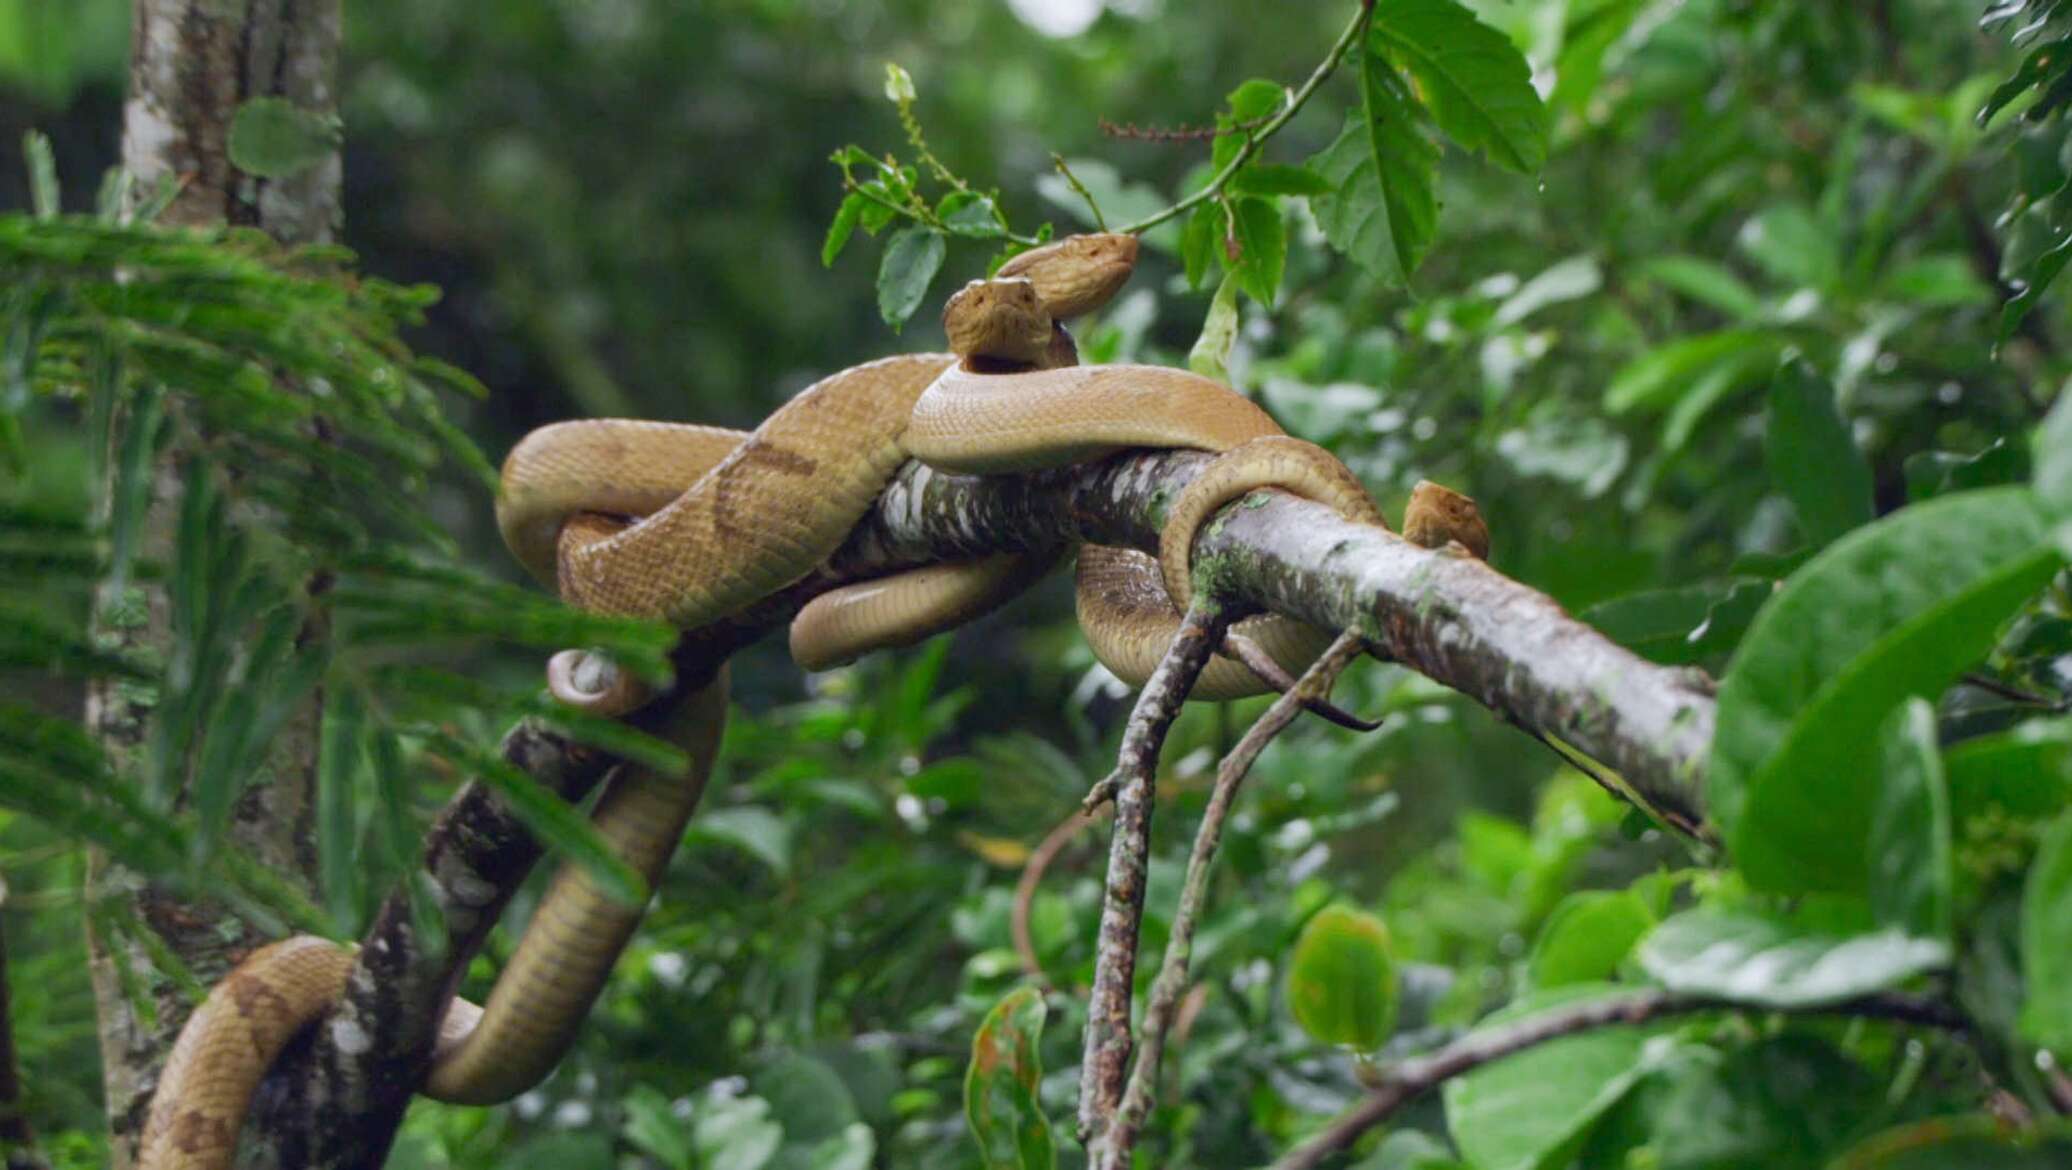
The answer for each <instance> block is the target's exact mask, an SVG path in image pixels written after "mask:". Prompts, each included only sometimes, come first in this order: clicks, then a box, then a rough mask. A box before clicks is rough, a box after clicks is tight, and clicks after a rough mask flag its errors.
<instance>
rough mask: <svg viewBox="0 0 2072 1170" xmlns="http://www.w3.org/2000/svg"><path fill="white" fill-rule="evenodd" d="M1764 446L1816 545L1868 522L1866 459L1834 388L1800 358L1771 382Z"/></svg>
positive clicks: (1772, 472)
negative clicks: (1837, 400)
mask: <svg viewBox="0 0 2072 1170" xmlns="http://www.w3.org/2000/svg"><path fill="white" fill-rule="evenodd" d="M1764 452H1765V454H1766V455H1767V456H1768V458H1769V463H1770V479H1771V480H1772V481H1773V482H1775V483H1776V484H1777V486H1778V487H1779V488H1781V489H1783V491H1784V494H1785V497H1786V498H1788V499H1789V500H1791V504H1792V507H1793V509H1795V510H1796V511H1797V512H1798V516H1799V531H1800V532H1801V534H1803V535H1804V536H1805V538H1806V539H1807V540H1808V541H1810V542H1812V544H1813V545H1814V546H1815V547H1816V548H1817V547H1820V546H1823V545H1826V544H1828V543H1829V542H1831V541H1833V540H1834V539H1835V538H1836V537H1838V536H1840V535H1842V534H1843V533H1845V532H1848V531H1849V530H1850V529H1853V528H1856V527H1859V526H1861V525H1864V524H1868V523H1869V522H1870V520H1871V517H1872V516H1873V515H1874V512H1873V509H1872V504H1871V465H1870V462H1869V461H1868V460H1866V459H1865V458H1864V457H1863V452H1862V451H1861V450H1860V449H1858V448H1857V446H1856V440H1855V439H1854V438H1852V437H1851V436H1850V434H1849V423H1848V420H1846V419H1844V418H1843V417H1842V412H1841V410H1840V409H1839V408H1838V406H1837V405H1836V403H1835V388H1834V387H1833V386H1832V385H1830V384H1829V383H1828V380H1827V379H1826V378H1823V377H1821V376H1820V371H1818V370H1815V369H1814V368H1813V366H1812V365H1811V363H1809V362H1807V361H1806V360H1805V359H1804V358H1792V359H1791V360H1789V361H1787V362H1785V363H1784V367H1783V368H1782V369H1781V370H1779V371H1778V372H1777V378H1776V380H1775V381H1773V382H1772V383H1771V384H1770V417H1769V425H1768V428H1767V431H1766V433H1765V442H1764Z"/></svg>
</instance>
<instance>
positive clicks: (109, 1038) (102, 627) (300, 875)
mask: <svg viewBox="0 0 2072 1170" xmlns="http://www.w3.org/2000/svg"><path fill="white" fill-rule="evenodd" d="M339 33H340V18H339V0H137V3H136V8H135V16H134V23H133V25H132V44H131V54H130V95H129V101H128V102H127V104H126V105H125V106H124V109H123V149H122V156H123V157H122V162H123V166H124V167H125V168H126V169H127V170H128V171H129V172H130V174H131V176H132V177H133V179H134V186H133V195H134V197H135V200H136V201H138V202H141V201H142V200H143V199H145V198H148V197H149V195H150V194H151V193H152V192H154V191H156V190H158V189H159V188H160V186H161V184H163V183H166V182H171V183H174V184H177V186H178V192H179V193H178V196H177V197H176V198H175V199H174V200H173V202H172V204H171V205H170V207H169V208H168V210H167V211H166V213H165V217H164V218H165V220H166V221H168V222H171V223H177V224H185V225H197V226H199V225H209V224H220V223H226V222H227V223H231V224H236V225H240V226H247V227H257V228H260V229H263V230H265V231H266V232H268V233H269V234H271V235H272V236H274V237H275V238H276V239H279V240H281V241H282V242H284V243H290V244H311V243H324V242H328V241H330V240H331V239H332V238H333V237H334V236H335V235H336V233H337V230H338V224H339V215H340V205H339V174H340V162H339V156H338V153H337V150H336V149H335V147H334V148H333V149H332V150H331V151H330V152H329V154H328V156H327V157H324V158H322V159H320V160H319V161H318V162H316V163H315V165H312V166H308V167H305V168H304V169H302V170H300V171H299V172H297V173H295V174H292V175H287V176H283V177H277V178H266V179H263V178H259V177H257V176H253V175H248V174H245V173H243V172H240V171H239V170H238V169H237V168H236V167H235V166H234V165H233V164H232V162H231V159H230V149H229V142H230V128H231V124H232V119H233V118H234V116H235V115H236V113H237V110H238V108H239V107H240V106H241V105H243V104H244V103H245V102H247V101H250V100H252V99H254V98H279V99H283V100H285V101H287V102H289V103H291V104H292V105H294V106H296V107H298V108H299V109H301V110H303V111H305V112H307V113H309V114H312V115H314V116H315V117H316V118H319V119H322V120H323V122H324V123H331V122H332V121H333V120H334V119H335V116H336V108H337V86H336V76H337V65H338V46H339ZM178 495H179V491H178V478H177V476H176V475H175V474H174V472H173V467H172V461H171V457H170V453H169V454H168V456H166V457H164V462H163V463H162V464H161V466H160V468H159V473H158V475H157V477H156V481H155V484H154V491H153V499H152V501H151V506H150V509H149V511H148V512H147V514H146V517H145V522H144V526H143V536H142V540H141V542H140V546H139V552H140V554H141V555H142V556H144V557H146V558H152V559H157V558H162V557H164V556H166V555H167V554H168V553H169V552H170V551H171V549H172V546H173V529H174V520H175V516H176V514H177V511H178ZM95 623H96V627H97V633H98V634H99V635H100V636H101V637H103V638H104V639H106V640H107V641H108V642H110V643H111V644H113V645H116V646H118V647H120V648H121V649H123V650H125V651H129V652H131V653H134V654H136V655H138V656H139V657H140V658H142V659H144V660H147V661H163V660H164V656H165V652H166V649H167V647H168V646H169V645H170V644H171V630H170V622H169V614H168V609H167V604H166V598H165V595H164V593H163V591H162V590H159V589H157V588H155V587H143V586H137V585H131V586H128V587H126V588H124V589H121V590H119V591H118V590H116V589H115V588H113V586H112V585H105V586H104V587H103V588H102V589H101V590H100V591H99V593H98V595H97V597H96V605H95ZM324 636H325V632H324V630H323V628H322V627H321V625H320V624H318V623H316V622H312V623H311V624H310V625H309V626H307V627H306V628H305V629H304V631H303V639H304V642H305V647H304V648H305V649H308V646H307V645H306V643H307V642H309V641H311V640H317V639H321V638H323V637H324ZM155 703H156V696H155V695H154V694H153V693H151V692H150V691H149V690H148V689H146V688H139V687H135V686H123V685H116V684H101V685H98V686H96V687H95V688H93V689H92V690H91V691H90V692H89V694H88V696H87V707H86V718H87V723H88V726H89V727H91V728H92V730H93V732H94V734H95V735H96V737H97V738H99V740H100V741H101V743H102V745H103V747H104V748H106V749H107V751H108V753H109V756H110V758H111V760H113V761H114V762H115V763H116V764H117V766H118V767H124V768H130V769H134V768H136V767H138V766H139V765H140V764H141V763H142V755H143V753H144V752H145V751H147V750H148V730H149V727H150V725H151V720H152V716H153V711H154V705H155ZM321 711H322V702H321V698H320V697H316V698H312V700H311V701H310V702H309V703H308V704H307V705H306V707H305V708H304V709H303V710H301V711H299V712H297V713H296V715H295V716H294V717H292V718H291V719H290V720H289V721H288V722H287V724H286V725H285V726H284V727H283V729H282V730H281V732H280V733H279V734H278V735H277V736H276V737H275V740H274V743H273V746H272V748H271V750H270V754H269V759H268V761H267V765H268V766H267V769H266V774H267V775H268V776H269V777H270V780H269V781H268V782H267V783H263V784H258V785H254V786H253V787H252V788H251V789H250V790H248V791H247V792H246V793H245V795H244V797H243V798H242V799H241V800H240V801H239V804H238V807H237V809H236V812H235V814H234V816H233V821H232V826H231V830H230V839H231V840H232V841H233V842H234V843H235V844H237V845H238V846H240V847H242V848H243V849H245V850H246V851H248V852H249V853H250V854H251V855H252V856H253V857H255V858H256V859H258V860H259V861H260V862H262V863H264V864H265V865H267V866H268V867H269V868H271V869H273V870H275V871H276V872H278V873H280V874H281V875H282V876H283V877H285V878H288V879H289V880H294V881H299V882H300V883H301V885H302V886H303V887H304V888H305V889H310V888H313V887H314V874H315V849H314V842H313V837H312V828H313V822H314V808H315V802H314V788H315V777H316V764H317V744H318V737H317V732H318V725H319V720H320V715H321ZM92 884H93V890H94V895H95V901H96V902H97V903H99V902H101V900H103V899H110V900H113V901H112V906H113V908H114V909H115V911H116V913H115V914H114V915H113V916H109V915H104V914H96V915H95V916H94V918H93V919H91V920H90V923H91V924H93V925H96V926H105V925H106V924H107V923H109V922H111V921H113V922H123V921H126V922H127V923H128V924H129V925H128V926H127V927H126V928H125V929H122V930H119V931H112V932H111V931H108V930H105V929H94V930H91V931H90V938H89V943H90V946H91V949H92V959H93V982H94V993H95V999H96V1001H97V1006H98V1011H99V1027H100V1043H101V1060H102V1076H103V1082H104V1088H105V1091H106V1105H107V1111H108V1126H109V1135H110V1145H111V1148H112V1154H113V1164H114V1165H115V1166H116V1167H118V1168H121V1167H126V1166H128V1165H130V1164H131V1163H132V1162H133V1161H134V1159H135V1157H136V1142H137V1138H138V1136H139V1134H140V1132H141V1130H142V1127H143V1122H144V1117H145V1114H146V1112H147V1110H148V1109H149V1106H150V1101H151V1093H152V1090H153V1089H154V1087H155V1085H156V1080H157V1072H158V1067H159V1065H160V1063H161V1062H162V1060H163V1058H164V1056H165V1053H166V1050H167V1048H168V1046H169V1045H170V1044H171V1042H172V1038H173V1037H174V1036H175V1035H176V1034H177V1033H178V1031H179V1028H180V1025H181V1024H182V1023H183V1022H184V1021H185V1020H186V1018H187V1014H188V1012H189V1011H190V1010H191V1009H192V1007H193V1003H192V1001H191V999H190V998H189V996H188V994H187V993H186V992H185V991H184V990H183V988H182V987H181V985H180V984H178V983H176V982H175V981H173V980H172V979H170V978H168V977H166V976H165V975H164V974H163V973H160V972H157V970H156V968H155V967H154V965H153V964H152V963H151V962H150V960H149V957H148V954H149V948H147V947H146V946H145V945H144V942H143V940H142V939H141V938H139V937H138V936H137V934H136V933H135V932H137V931H150V932H152V933H153V934H155V935H156V936H157V941H158V942H159V943H162V944H163V946H164V947H165V948H166V949H167V950H169V951H170V953H171V954H172V955H173V956H175V957H176V958H178V959H179V960H180V961H181V962H182V963H184V964H186V965H187V967H188V968H189V969H190V970H192V971H193V973H194V974H195V976H196V977H197V978H199V979H200V980H201V981H202V982H203V983H204V984H207V983H210V982H212V981H214V980H215V979H217V978H219V977H220V976H221V975H222V974H223V973H224V972H225V971H226V970H228V969H229V967H230V966H232V965H233V964H234V963H235V962H236V961H237V960H238V959H239V958H241V957H242V956H243V955H244V953H245V952H247V951H249V950H250V949H252V948H253V947H255V946H257V945H259V944H260V943H261V942H263V941H265V940H264V939H263V938H262V937H261V935H260V934H259V933H258V932H257V930H256V928H255V927H254V926H253V925H252V924H251V923H249V922H245V921H241V920H240V919H239V918H238V917H237V916H236V915H235V914H233V913H232V912H231V911H230V910H229V909H227V908H225V907H222V906H218V905H210V904H197V903H187V902H180V901H176V900H175V899H174V898H172V897H170V896H169V895H167V894H166V893H165V892H163V891H159V890H154V889H153V888H151V887H150V886H149V885H148V884H147V883H144V882H142V881H140V880H139V879H138V878H137V877H136V875H134V874H132V873H128V872H126V871H124V870H123V869H121V868H120V867H117V866H110V865H97V866H96V867H95V873H94V875H93V880H92ZM125 969H126V970H127V972H128V973H130V974H131V975H132V976H133V978H131V979H129V980H126V979H125V977H124V975H125ZM251 1164H255V1165H256V1164H260V1163H251Z"/></svg>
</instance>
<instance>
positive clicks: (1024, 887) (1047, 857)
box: [1008, 809, 1093, 991]
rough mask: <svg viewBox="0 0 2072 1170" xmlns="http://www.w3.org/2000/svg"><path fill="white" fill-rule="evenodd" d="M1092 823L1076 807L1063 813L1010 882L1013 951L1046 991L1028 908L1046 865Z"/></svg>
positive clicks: (1033, 978) (1027, 972) (1033, 903)
mask: <svg viewBox="0 0 2072 1170" xmlns="http://www.w3.org/2000/svg"><path fill="white" fill-rule="evenodd" d="M1092 823H1093V822H1092V821H1091V820H1089V819H1088V817H1087V815H1086V814H1085V813H1083V812H1080V811H1078V810H1076V809H1075V810H1073V811H1072V812H1070V813H1068V814H1066V816H1065V819H1064V820H1062V821H1059V822H1058V823H1057V826H1056V827H1055V828H1053V829H1051V831H1050V833H1049V835H1048V836H1046V837H1044V838H1043V841H1042V843H1041V844H1039V845H1037V846H1036V849H1035V851H1034V852H1032V853H1030V854H1029V860H1028V861H1027V862H1025V863H1023V865H1022V876H1021V879H1020V880H1019V881H1017V882H1015V884H1014V912H1013V914H1012V916H1011V917H1009V919H1008V930H1009V931H1010V932H1011V933H1012V934H1013V935H1014V952H1015V954H1017V955H1020V956H1021V960H1022V973H1023V974H1024V975H1027V976H1028V977H1029V978H1030V979H1031V980H1033V981H1034V982H1035V983H1036V984H1037V985H1038V986H1040V987H1042V988H1043V989H1044V990H1046V991H1048V990H1050V987H1051V982H1050V979H1049V977H1048V976H1046V975H1044V973H1043V961H1042V959H1040V958H1039V957H1037V954H1036V940H1035V937H1034V935H1033V934H1032V933H1031V932H1030V930H1029V915H1030V908H1031V907H1032V906H1034V905H1035V902H1036V891H1037V890H1038V889H1039V888H1041V887H1042V885H1043V875H1044V874H1045V873H1046V872H1047V871H1048V870H1049V869H1050V863H1051V862H1052V861H1055V860H1056V859H1057V856H1058V854H1059V853H1061V852H1063V851H1064V848H1065V846H1067V845H1070V844H1071V843H1072V839H1073V838H1074V837H1077V836H1078V835H1079V831H1080V830H1081V829H1084V828H1086V827H1087V826H1088V825H1089V824H1092Z"/></svg>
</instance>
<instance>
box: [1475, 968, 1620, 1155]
mask: <svg viewBox="0 0 2072 1170" xmlns="http://www.w3.org/2000/svg"><path fill="white" fill-rule="evenodd" d="M1619 994H1622V992H1620V990H1619V989H1617V988H1615V987H1611V986H1608V985H1605V984H1575V985H1571V986H1568V987H1563V988H1558V989H1555V990H1553V991H1548V992H1541V993H1538V994H1535V995H1532V996H1528V997H1526V998H1525V999H1522V1000H1520V1001H1519V1002H1517V1003H1514V1004H1512V1005H1510V1006H1508V1007H1506V1008H1504V1009H1503V1010H1502V1011H1499V1012H1497V1013H1495V1014H1494V1015H1491V1016H1490V1017H1489V1018H1488V1019H1487V1020H1484V1021H1483V1022H1482V1024H1481V1025H1479V1026H1478V1030H1484V1029H1495V1028H1500V1027H1502V1026H1504V1025H1506V1024H1513V1023H1517V1022H1518V1021H1520V1020H1523V1019H1526V1018H1528V1017H1530V1016H1532V1015H1535V1014H1538V1013H1540V1012H1545V1011H1551V1010H1554V1009H1556V1008H1559V1007H1561V1006H1564V1005H1570V1004H1575V1003H1579V1002H1582V1001H1585V1000H1590V999H1597V998H1601V997H1607V996H1617V995H1619ZM1623 994H1630V992H1627V993H1623ZM1651 1031H1652V1030H1651V1029H1644V1028H1625V1027H1617V1028H1600V1029H1596V1030H1593V1031H1589V1032H1582V1033H1578V1034H1576V1035H1573V1036H1565V1037H1563V1038H1561V1039H1558V1040H1551V1041H1548V1042H1547V1043H1544V1044H1537V1045H1534V1046H1533V1047H1531V1048H1527V1049H1525V1050H1524V1051H1521V1052H1518V1053H1516V1054H1514V1055H1511V1056H1507V1057H1505V1058H1503V1059H1502V1060H1499V1061H1496V1062H1494V1063H1492V1064H1486V1065H1484V1066H1482V1067H1481V1068H1479V1069H1476V1070H1475V1071H1474V1072H1471V1073H1469V1074H1467V1075H1466V1076H1463V1077H1459V1078H1457V1079H1455V1080H1452V1081H1449V1082H1447V1084H1446V1090H1445V1101H1446V1126H1447V1129H1448V1130H1449V1131H1450V1132H1451V1133H1452V1134H1453V1144H1454V1145H1455V1146H1457V1147H1459V1149H1460V1152H1461V1154H1462V1156H1463V1157H1465V1158H1466V1159H1467V1160H1468V1162H1469V1163H1471V1164H1472V1165H1474V1166H1476V1167H1477V1168H1478V1170H1551V1168H1553V1167H1559V1166H1566V1165H1567V1164H1568V1163H1569V1160H1570V1159H1571V1158H1573V1157H1574V1156H1575V1151H1576V1148H1577V1147H1578V1146H1579V1145H1581V1144H1582V1142H1583V1140H1584V1139H1585V1138H1586V1137H1588V1136H1589V1133H1590V1128H1591V1127H1592V1126H1593V1125H1595V1124H1596V1123H1597V1121H1598V1119H1599V1118H1601V1117H1603V1116H1604V1114H1605V1112H1606V1111H1607V1110H1609V1109H1610V1108H1611V1107H1612V1106H1614V1105H1616V1104H1618V1102H1619V1099H1620V1098H1621V1097H1624V1096H1625V1095H1626V1093H1627V1091H1628V1090H1630V1089H1632V1087H1633V1085H1634V1084H1635V1082H1637V1081H1639V1080H1640V1078H1641V1077H1642V1076H1644V1075H1646V1074H1647V1073H1648V1072H1649V1071H1651V1069H1652V1065H1651V1064H1650V1062H1649V1060H1648V1059H1647V1042H1648V1037H1649V1035H1650V1034H1651Z"/></svg>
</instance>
